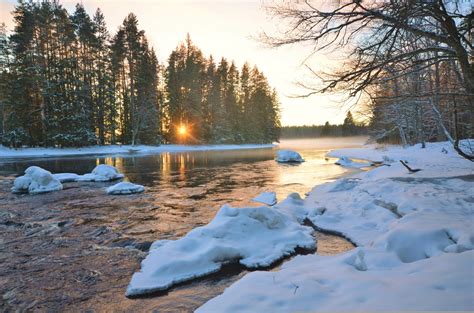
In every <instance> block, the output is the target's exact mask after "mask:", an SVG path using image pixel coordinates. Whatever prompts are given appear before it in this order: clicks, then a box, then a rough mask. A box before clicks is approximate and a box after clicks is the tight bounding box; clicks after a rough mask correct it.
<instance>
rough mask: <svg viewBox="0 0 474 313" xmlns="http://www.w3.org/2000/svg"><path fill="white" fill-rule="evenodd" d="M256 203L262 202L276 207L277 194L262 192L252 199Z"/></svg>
mask: <svg viewBox="0 0 474 313" xmlns="http://www.w3.org/2000/svg"><path fill="white" fill-rule="evenodd" d="M252 200H253V201H255V202H260V203H263V204H267V205H275V204H276V203H277V197H276V193H275V192H273V191H269V192H262V193H261V194H259V195H258V196H256V197H255V198H253V199H252Z"/></svg>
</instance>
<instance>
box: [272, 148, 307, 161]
mask: <svg viewBox="0 0 474 313" xmlns="http://www.w3.org/2000/svg"><path fill="white" fill-rule="evenodd" d="M276 161H277V162H281V163H291V162H296V163H301V162H304V159H303V158H302V157H301V155H300V154H299V153H298V152H296V151H292V150H278V152H277V157H276Z"/></svg>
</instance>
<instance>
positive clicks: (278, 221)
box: [126, 206, 316, 296]
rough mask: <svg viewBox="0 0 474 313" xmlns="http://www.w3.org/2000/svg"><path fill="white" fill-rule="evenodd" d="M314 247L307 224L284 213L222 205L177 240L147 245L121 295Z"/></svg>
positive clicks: (266, 263)
mask: <svg viewBox="0 0 474 313" xmlns="http://www.w3.org/2000/svg"><path fill="white" fill-rule="evenodd" d="M315 246H316V244H315V239H314V238H313V236H312V229H311V228H310V227H306V226H303V225H300V224H299V223H298V222H297V221H296V220H295V219H294V218H293V216H291V215H288V214H286V213H285V212H279V210H275V209H273V208H269V207H256V208H241V209H237V208H232V207H229V206H223V207H222V208H221V209H220V210H219V212H218V213H217V214H216V216H215V217H214V219H213V220H212V221H211V222H210V223H209V224H207V225H206V226H203V227H198V228H196V229H193V230H192V231H190V232H189V233H188V234H187V235H186V236H185V237H183V238H181V239H178V240H175V241H159V242H158V243H155V244H153V245H152V249H150V251H149V254H148V256H147V257H146V258H145V259H144V260H143V262H142V264H141V271H140V272H137V273H135V274H134V275H133V277H132V279H131V281H130V284H129V286H128V288H127V291H126V295H127V296H136V295H141V294H146V293H151V292H154V291H158V290H165V289H168V288H170V287H171V286H173V285H174V284H177V283H180V282H183V281H187V280H191V279H194V278H197V277H201V276H205V275H207V274H211V273H214V272H217V271H219V270H220V269H221V267H222V266H223V265H224V264H228V263H232V262H238V263H240V264H242V265H243V266H245V267H247V268H258V267H267V266H270V265H272V264H273V263H274V262H276V261H277V260H279V259H281V258H282V257H284V256H287V255H290V254H292V253H294V251H295V249H296V248H297V247H300V248H304V249H315Z"/></svg>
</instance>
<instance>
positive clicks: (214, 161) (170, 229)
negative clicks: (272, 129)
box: [0, 137, 366, 312]
mask: <svg viewBox="0 0 474 313" xmlns="http://www.w3.org/2000/svg"><path fill="white" fill-rule="evenodd" d="M365 140H366V138H363V137H353V138H324V139H298V140H284V141H282V142H281V143H280V146H279V147H278V148H275V149H254V150H234V151H201V152H183V153H162V154H158V155H138V154H136V155H134V154H131V155H130V154H128V155H117V156H81V157H59V158H58V157H54V158H34V159H3V160H2V159H0V232H1V233H2V236H1V239H0V240H1V241H0V263H1V264H2V265H1V266H0V286H1V287H0V290H1V292H2V294H3V298H4V302H3V304H2V305H1V306H0V309H2V310H7V311H8V310H9V309H18V308H20V309H29V310H48V311H51V310H52V311H57V310H64V309H66V310H79V311H85V310H88V309H93V310H95V311H103V310H107V311H130V310H135V311H142V310H143V311H150V310H158V311H160V312H166V311H169V312H174V311H190V310H192V309H194V308H196V307H198V306H200V305H201V304H202V303H204V302H205V301H207V300H208V299H210V298H212V297H214V296H216V295H218V294H219V293H221V292H222V291H223V290H224V289H225V288H226V287H227V286H229V285H230V284H231V283H232V282H234V281H236V280H237V279H238V278H240V277H242V276H243V275H245V271H242V270H241V269H240V268H228V269H227V270H226V272H225V273H220V274H219V275H213V276H210V277H207V278H203V279H200V280H197V281H194V282H191V283H188V284H183V285H181V286H177V287H176V288H173V289H172V290H170V291H169V292H167V293H162V294H159V295H153V296H151V297H147V298H139V299H127V298H125V297H124V292H125V288H126V285H127V283H128V281H129V279H130V277H131V275H132V274H133V272H134V271H136V270H138V269H139V262H140V261H141V260H142V259H143V257H144V256H145V255H146V253H145V252H144V251H146V249H147V247H148V246H149V244H150V243H151V242H152V241H154V240H158V239H177V238H180V237H182V236H183V235H185V234H186V233H187V232H188V231H190V230H191V229H193V228H195V227H198V226H201V225H204V224H207V223H208V222H209V221H210V220H211V219H212V218H213V216H214V215H215V213H216V211H217V210H218V209H219V208H220V207H221V206H222V205H223V204H226V203H227V204H230V205H232V206H248V205H256V203H254V202H252V201H251V199H252V198H253V197H255V196H257V195H258V194H259V193H261V192H263V191H276V193H277V196H278V199H279V200H283V199H284V198H285V197H286V196H287V195H288V194H289V193H291V192H298V193H300V194H301V195H302V196H304V194H305V193H307V192H309V191H310V190H311V188H312V187H314V186H315V185H318V184H322V183H325V182H329V181H333V180H335V179H337V178H340V177H342V176H345V175H349V174H351V173H353V172H355V171H356V170H350V169H345V168H342V167H340V166H337V165H334V161H335V160H334V159H327V158H325V154H326V153H327V151H329V150H331V149H334V148H342V147H357V146H360V145H362V144H363V143H364V142H365ZM276 149H294V150H297V151H298V152H300V153H301V155H302V156H303V158H304V159H305V160H306V162H304V163H302V164H298V165H294V164H279V163H277V162H275V161H274V156H275V151H276ZM101 163H105V164H109V165H113V166H115V167H117V169H118V170H119V171H120V172H122V173H124V174H125V176H126V180H129V181H131V182H134V183H138V184H142V185H144V186H145V188H146V192H145V193H143V194H139V195H132V196H107V195H105V194H104V187H106V186H109V185H111V183H66V184H64V187H65V188H64V190H63V191H60V192H54V193H49V194H43V195H36V196H30V195H13V194H11V193H10V192H9V188H10V187H11V183H12V181H13V179H14V177H15V176H16V175H20V174H22V173H23V171H24V169H25V168H27V167H28V166H31V165H37V166H41V167H43V168H45V169H47V170H49V171H51V172H53V173H58V172H74V173H78V174H84V173H87V172H90V171H91V170H92V169H93V168H94V167H95V166H96V165H97V164H101ZM316 236H317V237H318V252H317V253H320V254H334V253H339V252H342V251H346V250H347V249H350V248H352V246H351V245H350V244H349V243H347V242H346V241H345V240H343V239H341V238H338V237H334V236H328V235H324V234H320V233H317V234H316Z"/></svg>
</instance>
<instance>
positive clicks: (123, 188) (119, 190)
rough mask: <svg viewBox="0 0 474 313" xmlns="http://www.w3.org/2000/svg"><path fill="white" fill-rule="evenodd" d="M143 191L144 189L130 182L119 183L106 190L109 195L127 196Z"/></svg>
mask: <svg viewBox="0 0 474 313" xmlns="http://www.w3.org/2000/svg"><path fill="white" fill-rule="evenodd" d="M143 191H145V187H143V186H142V185H137V184H132V183H130V182H120V183H118V184H115V185H113V186H110V187H108V188H107V189H106V192H107V194H109V195H129V194H133V193H140V192H143Z"/></svg>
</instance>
